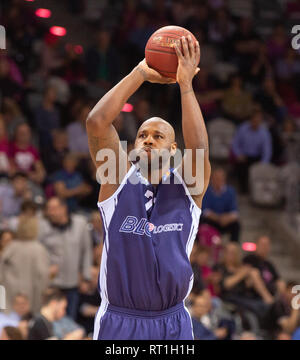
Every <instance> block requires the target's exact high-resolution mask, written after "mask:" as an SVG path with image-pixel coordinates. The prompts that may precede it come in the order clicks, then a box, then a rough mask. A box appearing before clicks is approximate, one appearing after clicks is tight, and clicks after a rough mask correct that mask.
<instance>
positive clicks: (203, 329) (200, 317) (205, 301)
mask: <svg viewBox="0 0 300 360" xmlns="http://www.w3.org/2000/svg"><path fill="white" fill-rule="evenodd" d="M192 322H193V325H194V334H195V339H197V340H229V339H230V338H231V336H232V334H233V332H234V328H235V325H234V322H233V321H232V319H231V316H230V314H228V313H227V312H226V311H224V309H222V305H218V306H216V305H214V304H213V302H212V298H211V295H210V293H209V291H208V290H203V291H202V292H201V293H200V295H198V296H197V297H196V298H195V300H194V302H193V306H192ZM195 330H196V331H195Z"/></svg>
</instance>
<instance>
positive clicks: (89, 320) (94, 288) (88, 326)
mask: <svg viewBox="0 0 300 360" xmlns="http://www.w3.org/2000/svg"><path fill="white" fill-rule="evenodd" d="M91 276H92V277H91V281H90V282H85V281H84V282H82V283H81V286H80V297H79V307H78V318H77V319H78V323H79V324H80V325H82V326H83V327H84V329H85V331H86V333H87V334H91V333H93V329H94V319H95V316H96V313H97V311H98V309H99V306H100V303H101V298H100V295H99V291H98V282H99V267H98V266H93V267H92V269H91Z"/></svg>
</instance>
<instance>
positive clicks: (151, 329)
mask: <svg viewBox="0 0 300 360" xmlns="http://www.w3.org/2000/svg"><path fill="white" fill-rule="evenodd" d="M101 307H102V306H101ZM101 307H100V309H99V311H101ZM102 309H103V307H102ZM102 312H103V311H102ZM193 339H194V337H193V328H192V322H191V317H190V314H189V313H188V311H187V310H186V309H185V307H184V306H183V303H180V304H177V305H175V306H173V307H171V308H169V309H167V310H163V311H142V310H132V309H127V308H120V307H117V306H113V305H110V304H108V305H107V307H106V311H105V312H104V314H103V315H102V316H99V312H98V314H97V316H96V319H95V330H94V340H193Z"/></svg>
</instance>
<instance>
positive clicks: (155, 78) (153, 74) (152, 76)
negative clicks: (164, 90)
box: [137, 59, 176, 84]
mask: <svg viewBox="0 0 300 360" xmlns="http://www.w3.org/2000/svg"><path fill="white" fill-rule="evenodd" d="M137 68H138V70H139V71H140V72H141V74H142V75H143V77H144V80H145V81H149V82H151V83H157V84H175V83H176V80H175V79H172V78H167V77H164V76H162V75H160V73H158V72H157V71H155V70H154V69H151V68H150V67H149V66H148V65H147V63H146V59H144V60H142V61H141V62H140V63H139V64H138V66H137Z"/></svg>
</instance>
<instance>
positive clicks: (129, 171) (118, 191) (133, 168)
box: [97, 164, 135, 207]
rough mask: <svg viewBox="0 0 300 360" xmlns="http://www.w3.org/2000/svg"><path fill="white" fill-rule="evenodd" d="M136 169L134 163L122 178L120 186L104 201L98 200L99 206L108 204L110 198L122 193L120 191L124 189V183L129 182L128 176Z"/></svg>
mask: <svg viewBox="0 0 300 360" xmlns="http://www.w3.org/2000/svg"><path fill="white" fill-rule="evenodd" d="M134 170H135V165H133V164H132V165H131V168H130V169H129V170H128V172H127V174H126V175H125V177H124V179H123V180H122V182H121V184H120V186H119V187H118V188H117V190H116V191H115V192H114V193H113V194H112V195H111V196H110V197H108V198H107V199H105V200H103V201H98V202H97V205H98V207H100V206H101V205H104V204H106V203H107V202H109V201H110V200H112V199H113V198H115V197H116V196H117V195H118V194H119V193H120V191H121V190H122V189H123V187H124V185H125V184H126V183H127V180H128V178H129V177H130V175H131V174H132V173H133V172H134Z"/></svg>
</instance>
